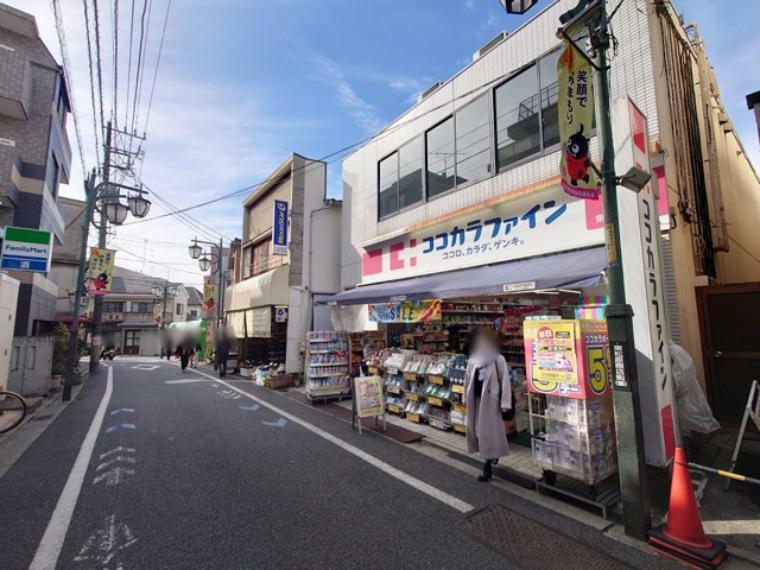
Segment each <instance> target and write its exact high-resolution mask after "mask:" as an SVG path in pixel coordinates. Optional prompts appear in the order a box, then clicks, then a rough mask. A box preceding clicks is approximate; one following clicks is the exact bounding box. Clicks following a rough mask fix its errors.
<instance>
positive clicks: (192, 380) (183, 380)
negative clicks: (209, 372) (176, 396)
mask: <svg viewBox="0 0 760 570" xmlns="http://www.w3.org/2000/svg"><path fill="white" fill-rule="evenodd" d="M199 382H203V383H204V384H207V383H208V380H206V379H205V378H181V379H180V380H165V381H164V384H197V383H199Z"/></svg>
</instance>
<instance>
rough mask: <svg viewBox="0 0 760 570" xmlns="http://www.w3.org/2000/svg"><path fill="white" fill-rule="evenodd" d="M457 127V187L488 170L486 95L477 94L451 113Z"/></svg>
mask: <svg viewBox="0 0 760 570" xmlns="http://www.w3.org/2000/svg"><path fill="white" fill-rule="evenodd" d="M454 122H455V129H456V152H457V163H456V181H457V186H462V185H464V184H467V183H468V182H475V181H476V180H481V179H482V178H486V177H488V175H489V174H490V173H491V128H490V124H489V123H490V118H489V113H488V98H487V97H486V96H482V97H479V98H478V99H476V100H475V101H473V102H472V103H470V104H468V105H467V106H466V107H462V109H460V110H459V111H457V113H456V114H455V115H454Z"/></svg>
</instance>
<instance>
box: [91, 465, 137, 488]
mask: <svg viewBox="0 0 760 570" xmlns="http://www.w3.org/2000/svg"><path fill="white" fill-rule="evenodd" d="M134 474H135V470H134V469H127V468H126V467H113V468H111V469H109V470H108V471H106V472H105V473H102V474H100V475H98V476H97V477H95V479H93V480H92V484H93V485H97V484H98V483H100V482H101V481H105V482H106V486H107V487H110V486H111V485H118V484H119V483H121V482H122V481H123V480H124V476H125V475H134Z"/></svg>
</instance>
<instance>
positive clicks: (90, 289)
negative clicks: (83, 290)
mask: <svg viewBox="0 0 760 570" xmlns="http://www.w3.org/2000/svg"><path fill="white" fill-rule="evenodd" d="M115 262H116V251H115V250H113V249H105V248H100V247H91V248H90V260H89V261H88V264H87V277H86V280H85V282H86V284H87V294H88V295H105V294H108V293H110V292H111V281H112V280H113V268H114V264H115Z"/></svg>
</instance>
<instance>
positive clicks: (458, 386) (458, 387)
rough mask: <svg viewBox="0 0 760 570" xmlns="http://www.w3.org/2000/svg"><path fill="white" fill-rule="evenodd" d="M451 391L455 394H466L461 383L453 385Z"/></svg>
mask: <svg viewBox="0 0 760 570" xmlns="http://www.w3.org/2000/svg"><path fill="white" fill-rule="evenodd" d="M451 391H452V392H453V393H454V394H464V386H462V385H461V384H453V385H452V386H451Z"/></svg>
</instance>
